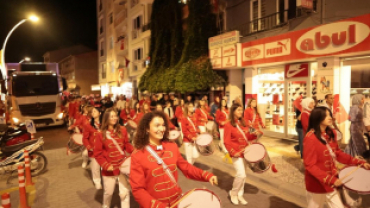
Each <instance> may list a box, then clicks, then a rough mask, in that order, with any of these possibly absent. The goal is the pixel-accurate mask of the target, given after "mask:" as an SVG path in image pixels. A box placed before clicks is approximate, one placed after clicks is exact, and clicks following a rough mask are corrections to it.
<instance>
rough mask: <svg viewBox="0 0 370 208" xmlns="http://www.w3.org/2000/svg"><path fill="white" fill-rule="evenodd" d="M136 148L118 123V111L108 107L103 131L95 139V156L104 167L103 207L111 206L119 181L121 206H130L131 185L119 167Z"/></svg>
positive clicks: (124, 129) (124, 207)
mask: <svg viewBox="0 0 370 208" xmlns="http://www.w3.org/2000/svg"><path fill="white" fill-rule="evenodd" d="M133 150H134V148H133V147H132V145H131V144H130V143H129V140H128V135H127V131H126V128H125V127H123V126H121V125H120V124H119V123H118V116H117V112H116V111H115V110H114V109H113V108H108V109H106V111H105V113H104V115H103V123H102V126H101V133H100V134H97V138H96V140H95V149H94V156H95V159H96V161H98V163H99V164H100V166H101V167H102V175H103V184H104V195H103V207H104V208H109V207H110V204H111V200H112V195H113V192H114V189H115V185H116V183H117V181H118V187H119V196H120V198H121V207H122V208H129V207H130V192H129V190H130V186H129V183H128V181H127V179H126V178H125V176H124V175H122V174H121V172H120V170H119V168H120V166H121V165H122V163H123V162H125V160H126V159H127V158H128V157H127V156H126V155H127V154H131V153H132V151H133Z"/></svg>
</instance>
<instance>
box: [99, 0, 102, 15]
mask: <svg viewBox="0 0 370 208" xmlns="http://www.w3.org/2000/svg"><path fill="white" fill-rule="evenodd" d="M102 10H103V0H100V1H99V12H101V11H102Z"/></svg>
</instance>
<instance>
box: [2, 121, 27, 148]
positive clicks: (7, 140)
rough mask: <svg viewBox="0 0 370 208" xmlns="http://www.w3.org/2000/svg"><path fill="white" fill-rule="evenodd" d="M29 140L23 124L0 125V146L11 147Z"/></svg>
mask: <svg viewBox="0 0 370 208" xmlns="http://www.w3.org/2000/svg"><path fill="white" fill-rule="evenodd" d="M29 140H31V134H30V133H28V132H27V128H26V126H25V125H24V124H20V125H19V126H8V125H6V124H0V146H1V147H4V146H12V145H16V144H20V143H23V142H25V141H29Z"/></svg>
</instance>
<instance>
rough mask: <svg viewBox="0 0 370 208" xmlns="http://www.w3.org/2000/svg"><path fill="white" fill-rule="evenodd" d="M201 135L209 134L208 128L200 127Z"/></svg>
mask: <svg viewBox="0 0 370 208" xmlns="http://www.w3.org/2000/svg"><path fill="white" fill-rule="evenodd" d="M198 128H199V131H200V133H201V134H202V133H207V128H206V127H205V126H198Z"/></svg>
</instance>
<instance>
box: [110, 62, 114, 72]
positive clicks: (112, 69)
mask: <svg viewBox="0 0 370 208" xmlns="http://www.w3.org/2000/svg"><path fill="white" fill-rule="evenodd" d="M110 70H111V73H112V74H113V73H114V61H111V62H110Z"/></svg>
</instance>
